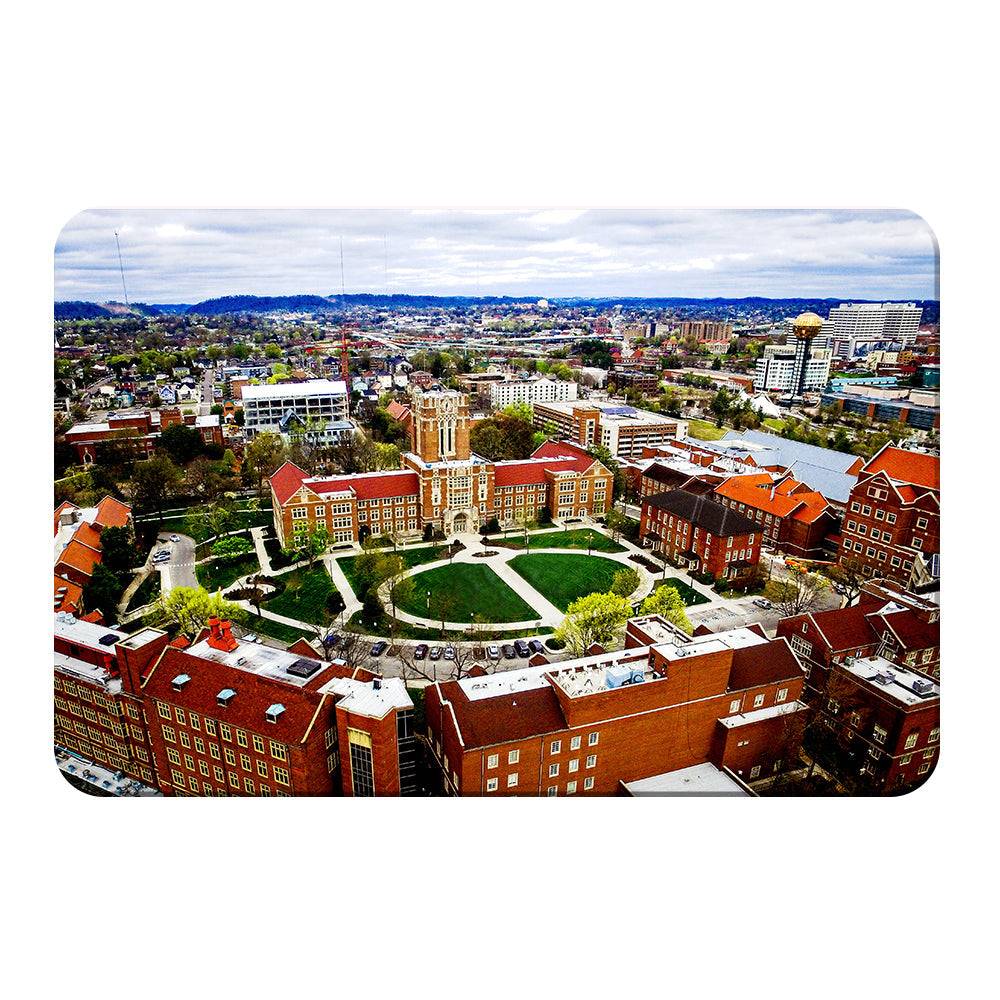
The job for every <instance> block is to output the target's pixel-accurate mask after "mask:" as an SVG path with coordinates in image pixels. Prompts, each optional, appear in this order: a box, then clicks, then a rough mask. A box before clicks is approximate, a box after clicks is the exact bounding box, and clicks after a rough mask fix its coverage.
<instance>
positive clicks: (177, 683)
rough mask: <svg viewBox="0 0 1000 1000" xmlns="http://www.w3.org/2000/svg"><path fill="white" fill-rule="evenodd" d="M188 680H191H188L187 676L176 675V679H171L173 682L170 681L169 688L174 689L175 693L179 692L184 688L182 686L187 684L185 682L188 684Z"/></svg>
mask: <svg viewBox="0 0 1000 1000" xmlns="http://www.w3.org/2000/svg"><path fill="white" fill-rule="evenodd" d="M190 680H191V678H190V676H189V675H188V674H178V675H177V676H176V677H175V678H174V679H173V680H172V681H171V682H170V686H171V687H172V688H173V689H174V690H175V691H180V690H182V689H183V688H184V685H185V684H187V682H188V681H190Z"/></svg>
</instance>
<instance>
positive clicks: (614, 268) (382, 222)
mask: <svg viewBox="0 0 1000 1000" xmlns="http://www.w3.org/2000/svg"><path fill="white" fill-rule="evenodd" d="M116 230H117V232H118V235H119V239H120V242H121V253H122V260H123V262H124V270H125V284H126V288H127V291H128V298H129V301H131V302H148V303H177V302H185V303H195V302H199V301H202V300H203V299H207V298H214V297H217V296H221V295H289V294H316V295H332V294H337V293H339V292H340V291H341V287H342V273H341V246H343V288H344V290H346V291H347V292H348V293H352V292H353V293H357V292H385V291H389V292H393V293H410V294H432V295H530V296H536V295H537V296H550V297H558V296H574V295H577V296H587V297H592V296H593V297H598V296H650V297H655V296H692V297H711V296H724V297H740V296H746V295H760V296H765V297H771V298H787V297H805V298H809V297H831V298H845V299H849V298H866V299H882V298H885V299H908V298H918V299H927V298H937V247H936V242H935V240H934V236H933V234H932V232H931V230H930V229H929V227H928V226H927V225H926V223H924V221H923V220H922V219H921V218H920V217H919V216H917V215H914V214H913V213H910V212H905V211H844V210H828V209H824V210H795V211H787V210H731V209H723V210H692V209H688V210H683V211H661V210H639V209H609V210H576V209H564V208H557V209H538V208H535V209H524V210H514V209H503V210H492V209H490V210H463V211H455V210H436V209H415V210H399V209H392V210H385V209H378V210H375V209H346V210H344V209H342V210H328V209H321V210H302V209H253V210H244V209H218V210H204V209H203V210H186V209H184V210H182V209H162V210H132V209H128V210H104V209H102V210H94V211H86V212H81V213H80V214H79V215H76V216H74V217H73V218H72V219H71V220H70V221H69V222H68V223H67V224H66V226H65V227H64V228H63V230H62V232H61V233H60V234H59V238H58V240H57V242H56V249H55V297H56V299H57V300H61V299H82V300H87V301H94V302H106V301H109V300H116V301H122V298H123V294H122V276H121V272H120V270H119V262H118V254H117V250H116V247H115V231H116Z"/></svg>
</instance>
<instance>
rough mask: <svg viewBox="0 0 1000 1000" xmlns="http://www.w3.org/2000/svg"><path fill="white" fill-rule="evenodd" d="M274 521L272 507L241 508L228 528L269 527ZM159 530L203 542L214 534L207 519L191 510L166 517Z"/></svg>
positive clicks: (231, 529) (229, 529) (234, 529)
mask: <svg viewBox="0 0 1000 1000" xmlns="http://www.w3.org/2000/svg"><path fill="white" fill-rule="evenodd" d="M272 522H273V514H272V511H271V508H270V507H268V508H266V509H264V510H259V511H247V510H241V511H237V513H236V516H235V517H234V518H233V523H232V525H231V526H230V527H229V528H228V529H227V532H229V531H241V530H245V529H247V528H262V527H267V525H269V524H271V523H272ZM159 531H160V534H161V535H162V534H163V533H164V532H166V533H168V534H169V533H170V532H172V531H176V532H177V534H179V535H188V536H189V537H191V538H193V539H194V540H195V541H196V542H203V541H205V539H206V538H210V537H211V536H212V532H211V530H210V529H209V528H208V526H207V525H206V524H205V519H204V518H201V517H198V515H197V514H195V513H193V512H190V511H189V512H188V513H187V514H178V515H175V516H173V517H165V518H164V519H163V520H162V521H161V522H160V528H159Z"/></svg>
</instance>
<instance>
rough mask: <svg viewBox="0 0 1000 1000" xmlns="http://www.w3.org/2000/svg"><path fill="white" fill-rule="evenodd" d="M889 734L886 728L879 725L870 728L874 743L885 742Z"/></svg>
mask: <svg viewBox="0 0 1000 1000" xmlns="http://www.w3.org/2000/svg"><path fill="white" fill-rule="evenodd" d="M888 735H889V732H888V730H886V729H883V728H882V727H881V726H875V727H874V729H873V730H872V739H873V740H874V741H875V742H876V743H885V740H886V737H887V736H888Z"/></svg>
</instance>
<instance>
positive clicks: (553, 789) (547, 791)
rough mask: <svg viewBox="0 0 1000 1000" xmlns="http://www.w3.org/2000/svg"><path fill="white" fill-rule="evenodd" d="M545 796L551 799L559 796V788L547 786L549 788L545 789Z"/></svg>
mask: <svg viewBox="0 0 1000 1000" xmlns="http://www.w3.org/2000/svg"><path fill="white" fill-rule="evenodd" d="M545 794H546V795H547V796H548V797H549V798H550V799H551V798H553V797H554V796H556V795H558V794H559V788H558V787H557V786H556V785H549V787H548V788H546V789H545Z"/></svg>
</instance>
